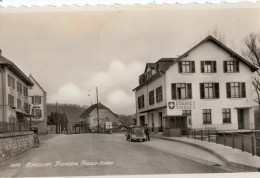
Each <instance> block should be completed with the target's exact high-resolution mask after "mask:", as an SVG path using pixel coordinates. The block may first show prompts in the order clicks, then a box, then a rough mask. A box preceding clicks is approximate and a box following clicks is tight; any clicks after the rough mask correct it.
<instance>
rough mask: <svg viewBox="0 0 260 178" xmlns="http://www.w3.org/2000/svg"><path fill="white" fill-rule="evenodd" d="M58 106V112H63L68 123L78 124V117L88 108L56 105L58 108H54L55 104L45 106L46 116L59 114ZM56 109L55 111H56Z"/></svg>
mask: <svg viewBox="0 0 260 178" xmlns="http://www.w3.org/2000/svg"><path fill="white" fill-rule="evenodd" d="M59 106H60V112H64V113H66V115H67V118H68V121H69V122H79V116H80V114H81V113H82V112H83V111H84V110H85V109H86V108H88V106H84V107H83V106H80V105H76V104H60V103H59V104H58V107H56V104H51V103H48V104H47V115H48V116H49V115H50V114H51V112H56V110H57V112H59ZM56 108H57V109H56Z"/></svg>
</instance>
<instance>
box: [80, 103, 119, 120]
mask: <svg viewBox="0 0 260 178" xmlns="http://www.w3.org/2000/svg"><path fill="white" fill-rule="evenodd" d="M96 108H97V104H93V105H91V106H90V107H88V108H87V109H86V110H85V111H84V112H83V113H82V114H81V115H80V116H79V117H80V118H86V117H88V116H89V114H90V113H91V112H92V111H93V110H95V109H96ZM98 109H107V110H109V111H110V112H111V113H112V114H114V115H115V116H116V117H118V116H117V115H116V114H115V113H113V112H112V111H111V110H110V109H109V108H108V107H106V106H104V105H103V104H101V103H98Z"/></svg>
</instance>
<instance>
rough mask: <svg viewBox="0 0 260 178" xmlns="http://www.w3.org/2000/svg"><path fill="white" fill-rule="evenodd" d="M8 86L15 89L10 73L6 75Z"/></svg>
mask: <svg viewBox="0 0 260 178" xmlns="http://www.w3.org/2000/svg"><path fill="white" fill-rule="evenodd" d="M8 86H9V87H11V88H13V89H15V80H14V78H13V77H12V76H11V75H8Z"/></svg>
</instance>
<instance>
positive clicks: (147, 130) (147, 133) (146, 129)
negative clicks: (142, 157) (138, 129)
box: [144, 124, 150, 141]
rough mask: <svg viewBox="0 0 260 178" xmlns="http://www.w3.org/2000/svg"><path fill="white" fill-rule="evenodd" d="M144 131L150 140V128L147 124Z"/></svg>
mask: <svg viewBox="0 0 260 178" xmlns="http://www.w3.org/2000/svg"><path fill="white" fill-rule="evenodd" d="M144 133H145V135H146V139H147V141H150V135H149V128H148V127H147V124H145V127H144Z"/></svg>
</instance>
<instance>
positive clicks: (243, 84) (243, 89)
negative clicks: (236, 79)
mask: <svg viewBox="0 0 260 178" xmlns="http://www.w3.org/2000/svg"><path fill="white" fill-rule="evenodd" d="M240 85H241V91H242V98H245V97H246V84H245V82H243V83H241V84H240Z"/></svg>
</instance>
